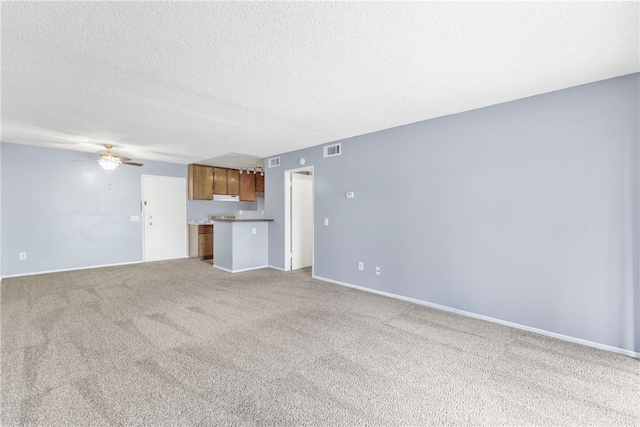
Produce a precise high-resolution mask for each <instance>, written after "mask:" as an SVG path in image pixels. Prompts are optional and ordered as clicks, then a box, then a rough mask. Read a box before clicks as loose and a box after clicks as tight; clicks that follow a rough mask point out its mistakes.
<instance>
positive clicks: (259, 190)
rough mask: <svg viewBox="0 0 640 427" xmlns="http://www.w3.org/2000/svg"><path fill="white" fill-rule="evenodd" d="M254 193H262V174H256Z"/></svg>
mask: <svg viewBox="0 0 640 427" xmlns="http://www.w3.org/2000/svg"><path fill="white" fill-rule="evenodd" d="M256 193H264V175H260V174H259V173H257V174H256Z"/></svg>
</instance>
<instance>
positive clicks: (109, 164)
mask: <svg viewBox="0 0 640 427" xmlns="http://www.w3.org/2000/svg"><path fill="white" fill-rule="evenodd" d="M104 148H106V150H107V151H105V152H103V153H100V158H99V159H98V163H99V164H100V166H102V167H103V168H104V169H106V170H114V169H115V168H117V167H118V165H129V166H142V163H136V162H132V161H131V159H130V158H128V157H119V156H118V155H117V154H115V153H112V152H111V149H112V148H113V145H111V144H104Z"/></svg>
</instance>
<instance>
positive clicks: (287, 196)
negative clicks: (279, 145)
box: [283, 166, 314, 274]
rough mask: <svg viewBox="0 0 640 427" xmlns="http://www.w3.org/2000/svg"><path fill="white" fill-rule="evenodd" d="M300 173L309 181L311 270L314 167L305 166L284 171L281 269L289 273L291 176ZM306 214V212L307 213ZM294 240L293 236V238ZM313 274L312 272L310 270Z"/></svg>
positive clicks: (290, 265) (290, 267)
mask: <svg viewBox="0 0 640 427" xmlns="http://www.w3.org/2000/svg"><path fill="white" fill-rule="evenodd" d="M300 172H306V174H305V175H306V176H308V177H309V178H310V179H311V189H310V191H309V192H308V196H309V197H310V203H309V208H310V215H307V217H308V218H309V223H310V227H311V229H310V230H311V231H310V232H309V233H308V237H309V238H310V243H309V246H307V247H310V248H311V264H310V265H311V268H312V269H313V239H314V226H313V214H314V208H313V205H314V201H313V198H314V194H313V186H314V184H313V181H314V176H313V175H314V167H313V166H305V167H301V168H297V169H289V170H285V171H284V189H283V190H284V224H283V234H284V264H283V269H284V270H285V271H289V270H291V269H292V263H291V257H292V248H291V246H292V245H291V242H292V236H291V232H292V227H291V212H292V210H291V199H292V197H291V196H292V176H293V175H296V174H297V175H301V174H300ZM307 212H308V211H307ZM294 238H295V236H294ZM312 274H313V270H312Z"/></svg>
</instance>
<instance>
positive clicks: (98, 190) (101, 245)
mask: <svg viewBox="0 0 640 427" xmlns="http://www.w3.org/2000/svg"><path fill="white" fill-rule="evenodd" d="M79 158H80V157H79V156H78V153H77V152H74V151H68V150H57V149H49V148H41V147H34V146H24V145H17V144H9V143H2V157H1V159H0V165H1V166H0V167H1V176H2V177H1V188H2V190H1V195H2V205H1V212H2V224H1V226H2V234H1V242H2V243H1V247H2V253H1V256H2V258H1V260H2V274H3V275H4V276H5V277H6V276H10V275H17V274H28V273H37V272H43V271H52V270H63V269H73V268H81V267H89V266H100V265H109V264H118V263H126V262H139V261H142V222H131V220H130V219H131V216H132V215H140V199H141V175H143V174H144V175H162V176H175V177H185V178H186V176H187V167H186V165H179V164H171V163H162V162H153V161H144V162H143V163H144V166H143V167H127V166H121V167H118V168H117V169H116V170H114V171H105V170H103V169H102V168H101V167H100V166H99V165H98V164H97V162H91V161H88V162H76V161H74V160H77V159H79ZM19 252H26V253H27V260H25V261H19V260H18V253H19Z"/></svg>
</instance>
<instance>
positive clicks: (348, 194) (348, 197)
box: [344, 191, 353, 199]
mask: <svg viewBox="0 0 640 427" xmlns="http://www.w3.org/2000/svg"><path fill="white" fill-rule="evenodd" d="M344 195H345V196H346V197H347V199H353V191H347V192H346V193H344Z"/></svg>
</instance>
